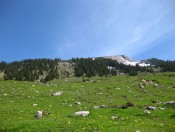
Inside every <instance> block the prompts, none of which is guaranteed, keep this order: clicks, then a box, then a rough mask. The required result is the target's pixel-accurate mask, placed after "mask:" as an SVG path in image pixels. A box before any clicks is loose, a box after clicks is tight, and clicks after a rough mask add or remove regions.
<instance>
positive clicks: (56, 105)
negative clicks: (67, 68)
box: [0, 73, 175, 132]
mask: <svg viewBox="0 0 175 132" xmlns="http://www.w3.org/2000/svg"><path fill="white" fill-rule="evenodd" d="M0 91H1V92H0V106H1V108H0V122H1V123H0V131H13V132H14V131H53V132H56V131H81V132H85V131H102V132H110V131H111V132H112V131H131V132H136V131H140V132H147V131H155V132H157V131H166V132H167V131H168V132H173V131H174V129H175V126H174V124H175V113H174V110H175V104H174V103H173V104H167V102H170V101H175V96H174V92H175V73H158V74H143V75H138V76H126V75H119V76H113V77H92V78H90V79H89V80H88V81H86V82H83V78H68V79H61V78H60V79H58V80H53V81H50V82H49V83H47V84H43V83H36V82H35V83H34V82H25V81H0ZM60 91H62V94H61V95H60V96H52V95H53V93H56V92H60ZM148 106H150V107H151V108H152V107H153V108H155V110H149V107H148ZM41 110H43V115H42V117H40V118H36V117H34V116H35V114H36V112H37V111H41ZM82 110H83V111H89V115H88V116H86V117H82V116H76V115H75V112H78V111H82ZM149 112H150V113H149Z"/></svg>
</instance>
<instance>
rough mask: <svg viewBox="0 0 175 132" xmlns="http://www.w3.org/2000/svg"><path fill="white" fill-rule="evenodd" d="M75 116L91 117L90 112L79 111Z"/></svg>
mask: <svg viewBox="0 0 175 132" xmlns="http://www.w3.org/2000/svg"><path fill="white" fill-rule="evenodd" d="M75 115H78V116H83V117H85V116H88V115H89V111H78V112H75Z"/></svg>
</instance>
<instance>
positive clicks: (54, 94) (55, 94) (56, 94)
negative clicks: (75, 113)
mask: <svg viewBox="0 0 175 132" xmlns="http://www.w3.org/2000/svg"><path fill="white" fill-rule="evenodd" d="M62 93H63V91H61V92H56V93H53V94H51V95H52V96H60V95H62Z"/></svg>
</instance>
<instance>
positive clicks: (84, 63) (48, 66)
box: [0, 57, 175, 82]
mask: <svg viewBox="0 0 175 132" xmlns="http://www.w3.org/2000/svg"><path fill="white" fill-rule="evenodd" d="M62 62H63V60H61V59H59V58H56V59H26V60H22V61H14V62H11V63H7V62H4V61H2V62H0V72H1V73H4V77H3V78H4V80H12V79H14V80H19V81H40V82H47V81H50V80H53V79H57V78H60V77H61V75H60V73H61V72H60V70H62V69H60V68H59V66H58V65H59V63H62ZM66 62H67V63H72V64H73V68H74V76H76V77H82V76H86V77H93V76H108V75H112V76H115V75H118V74H122V73H124V74H128V75H131V76H135V75H137V74H138V72H155V69H160V70H158V72H167V71H169V72H175V61H163V60H158V59H149V60H147V62H146V63H150V64H151V65H152V66H150V67H140V66H139V65H136V66H130V65H124V64H121V63H118V62H117V61H115V60H111V59H107V58H102V57H99V58H72V59H71V60H68V61H66ZM65 74H66V77H69V72H67V71H65Z"/></svg>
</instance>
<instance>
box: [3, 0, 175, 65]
mask: <svg viewBox="0 0 175 132" xmlns="http://www.w3.org/2000/svg"><path fill="white" fill-rule="evenodd" d="M121 54H122V55H127V56H129V57H131V58H133V59H135V60H140V59H146V58H152V57H156V58H159V59H165V60H175V0H0V61H2V60H4V61H8V62H9V61H15V60H22V59H28V58H61V59H71V58H72V57H98V56H106V55H121Z"/></svg>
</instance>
